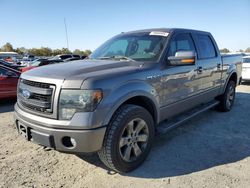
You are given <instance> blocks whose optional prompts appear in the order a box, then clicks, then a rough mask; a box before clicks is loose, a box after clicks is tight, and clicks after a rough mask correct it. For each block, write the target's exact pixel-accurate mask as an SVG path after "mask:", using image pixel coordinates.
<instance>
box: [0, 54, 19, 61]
mask: <svg viewBox="0 0 250 188" xmlns="http://www.w3.org/2000/svg"><path fill="white" fill-rule="evenodd" d="M18 58H20V55H19V54H18V53H16V52H0V59H2V60H6V59H7V60H8V62H16V61H17V59H18Z"/></svg>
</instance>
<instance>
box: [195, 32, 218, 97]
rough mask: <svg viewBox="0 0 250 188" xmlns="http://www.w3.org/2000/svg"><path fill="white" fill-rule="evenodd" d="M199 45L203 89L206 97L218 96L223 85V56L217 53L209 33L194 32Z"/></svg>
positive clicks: (198, 63) (198, 70)
mask: <svg viewBox="0 0 250 188" xmlns="http://www.w3.org/2000/svg"><path fill="white" fill-rule="evenodd" d="M194 39H195V44H196V46H197V49H198V50H197V51H198V55H197V62H196V63H197V66H198V67H197V73H198V77H199V79H200V80H201V87H202V88H201V90H202V91H203V92H204V94H205V95H206V97H210V98H213V97H215V96H217V94H218V92H219V89H220V86H221V67H222V64H221V63H222V62H221V57H220V55H219V54H217V50H216V46H215V45H214V41H213V39H212V37H211V36H210V35H209V34H204V33H202V34H200V33H197V34H194Z"/></svg>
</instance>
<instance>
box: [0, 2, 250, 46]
mask: <svg viewBox="0 0 250 188" xmlns="http://www.w3.org/2000/svg"><path fill="white" fill-rule="evenodd" d="M0 13H1V16H0V23H1V24H0V46H2V45H4V44H5V43H6V42H10V43H11V44H12V45H13V47H14V48H17V47H26V48H33V47H34V48H40V47H41V46H43V47H49V48H52V49H56V48H63V47H67V41H66V34H65V25H64V18H65V19H66V25H67V30H68V40H69V49H70V50H72V51H73V50H74V49H81V50H86V49H90V50H94V49H96V48H97V47H98V46H99V45H100V44H102V43H103V42H105V41H106V40H108V39H109V38H111V37H112V36H114V35H116V34H119V33H121V32H126V31H132V30H138V29H148V28H162V27H165V28H173V27H175V28H176V27H177V28H190V29H197V30H204V31H209V32H211V33H212V34H213V36H214V38H215V40H216V41H217V43H218V46H219V48H220V49H222V48H228V49H230V50H231V51H237V50H239V49H243V50H245V49H246V48H247V47H250V0H237V1H236V0H207V1H205V0H122V1H121V0H91V1H83V0H0Z"/></svg>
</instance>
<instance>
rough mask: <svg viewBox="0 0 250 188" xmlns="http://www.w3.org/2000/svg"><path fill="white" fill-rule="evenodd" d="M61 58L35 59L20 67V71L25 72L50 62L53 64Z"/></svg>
mask: <svg viewBox="0 0 250 188" xmlns="http://www.w3.org/2000/svg"><path fill="white" fill-rule="evenodd" d="M61 62H63V60H60V59H40V60H37V61H35V62H34V63H31V64H30V65H29V66H27V67H24V68H22V69H21V71H22V72H26V71H28V70H31V69H34V68H36V67H39V66H44V65H50V64H55V63H61Z"/></svg>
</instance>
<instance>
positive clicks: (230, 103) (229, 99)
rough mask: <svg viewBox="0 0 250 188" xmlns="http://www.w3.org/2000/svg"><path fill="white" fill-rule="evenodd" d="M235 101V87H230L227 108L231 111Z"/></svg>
mask: <svg viewBox="0 0 250 188" xmlns="http://www.w3.org/2000/svg"><path fill="white" fill-rule="evenodd" d="M233 101H234V87H233V86H230V88H229V92H228V94H227V102H226V104H227V107H228V108H229V109H230V108H231V106H232V104H233Z"/></svg>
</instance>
